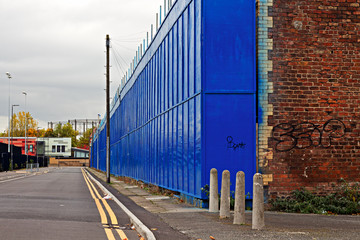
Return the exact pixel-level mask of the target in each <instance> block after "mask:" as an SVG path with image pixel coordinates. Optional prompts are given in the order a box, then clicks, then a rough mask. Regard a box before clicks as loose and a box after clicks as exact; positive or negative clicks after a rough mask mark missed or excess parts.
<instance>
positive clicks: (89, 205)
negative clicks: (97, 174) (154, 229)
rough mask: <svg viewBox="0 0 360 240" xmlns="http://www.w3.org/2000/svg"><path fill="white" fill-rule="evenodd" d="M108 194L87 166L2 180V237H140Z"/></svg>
mask: <svg viewBox="0 0 360 240" xmlns="http://www.w3.org/2000/svg"><path fill="white" fill-rule="evenodd" d="M0 174H1V173H0ZM103 197H104V194H103V193H102V191H101V190H100V189H99V188H98V187H97V186H96V185H95V184H93V183H92V182H91V181H90V180H89V178H88V177H87V175H86V174H85V172H84V171H83V170H82V168H62V169H54V170H52V171H49V172H45V173H43V174H39V175H31V176H27V177H23V178H19V179H16V178H14V180H10V181H9V180H6V181H4V180H1V179H0V239H8V240H12V239H16V240H20V239H129V240H132V239H140V237H139V236H138V234H137V232H136V231H134V230H132V229H131V226H130V220H129V218H128V217H127V215H126V214H125V213H124V212H123V211H122V210H121V209H120V208H119V207H118V206H117V205H116V204H115V203H114V201H112V200H105V199H104V198H103Z"/></svg>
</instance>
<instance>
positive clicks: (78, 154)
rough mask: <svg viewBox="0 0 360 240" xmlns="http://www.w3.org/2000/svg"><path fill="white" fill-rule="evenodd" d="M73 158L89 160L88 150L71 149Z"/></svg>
mask: <svg viewBox="0 0 360 240" xmlns="http://www.w3.org/2000/svg"><path fill="white" fill-rule="evenodd" d="M71 152H72V157H73V158H89V150H87V149H83V148H76V147H73V148H71Z"/></svg>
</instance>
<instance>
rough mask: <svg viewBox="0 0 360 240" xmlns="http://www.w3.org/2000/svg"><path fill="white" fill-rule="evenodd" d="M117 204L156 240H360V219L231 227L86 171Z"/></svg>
mask: <svg viewBox="0 0 360 240" xmlns="http://www.w3.org/2000/svg"><path fill="white" fill-rule="evenodd" d="M54 169H55V168H40V169H39V172H26V171H24V170H20V171H12V172H2V173H1V174H0V183H1V182H6V181H13V180H16V179H19V178H24V177H32V176H35V175H38V174H43V173H46V172H51V171H52V170H54ZM87 170H89V172H90V173H91V174H92V175H93V176H94V177H95V178H96V179H97V180H99V181H100V182H101V183H102V184H103V185H104V186H105V187H106V188H107V189H108V190H109V191H110V192H111V193H112V194H113V195H114V196H115V197H116V198H117V199H119V200H120V201H121V202H122V204H124V205H125V206H126V207H127V208H128V209H129V210H130V211H131V212H132V213H133V214H134V215H135V216H136V217H137V218H138V219H139V220H140V221H141V222H142V223H143V224H144V225H145V226H146V227H147V228H148V229H150V230H151V231H152V233H153V234H154V236H155V237H156V239H158V240H170V239H171V240H178V239H179V240H181V239H191V240H205V239H206V240H209V239H210V240H211V239H212V240H214V239H215V240H235V239H236V240H238V239H351V240H354V239H360V216H349V215H316V214H290V213H279V212H265V228H264V229H263V230H252V229H251V211H246V224H245V225H233V224H232V222H233V217H232V216H231V218H228V219H219V215H218V213H209V212H208V210H207V209H200V208H195V207H193V206H190V205H188V204H186V203H183V202H181V201H179V199H178V198H174V197H169V196H162V195H153V194H151V193H150V192H149V191H148V189H146V187H145V188H142V185H132V184H128V183H125V182H123V181H119V180H118V179H117V178H115V177H111V183H110V184H106V183H105V179H106V178H105V174H104V173H103V172H99V171H96V170H94V169H90V168H87Z"/></svg>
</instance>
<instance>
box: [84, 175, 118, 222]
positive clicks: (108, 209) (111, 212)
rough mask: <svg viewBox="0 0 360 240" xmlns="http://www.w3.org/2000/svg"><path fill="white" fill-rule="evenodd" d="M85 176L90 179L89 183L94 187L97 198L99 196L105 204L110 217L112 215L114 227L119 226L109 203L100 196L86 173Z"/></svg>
mask: <svg viewBox="0 0 360 240" xmlns="http://www.w3.org/2000/svg"><path fill="white" fill-rule="evenodd" d="M85 176H86V178H87V179H88V181H89V182H90V184H91V186H92V187H93V189H94V192H95V194H96V196H97V197H98V198H99V199H101V201H102V203H103V204H104V206H105V208H106V210H107V211H108V213H109V215H110V220H111V223H112V224H113V225H118V220H117V218H116V216H115V214H114V212H113V210H112V209H111V207H110V206H109V204H108V203H107V201H106V200H105V199H103V198H102V197H101V196H100V194H99V192H98V190H97V189H96V188H95V186H94V184H93V183H92V182H91V181H90V179H89V178H88V176H87V175H86V173H85Z"/></svg>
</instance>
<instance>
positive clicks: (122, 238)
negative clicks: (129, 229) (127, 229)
mask: <svg viewBox="0 0 360 240" xmlns="http://www.w3.org/2000/svg"><path fill="white" fill-rule="evenodd" d="M116 231H117V233H118V234H119V236H120V238H121V240H127V236H126V235H125V233H124V231H123V230H120V229H116Z"/></svg>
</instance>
